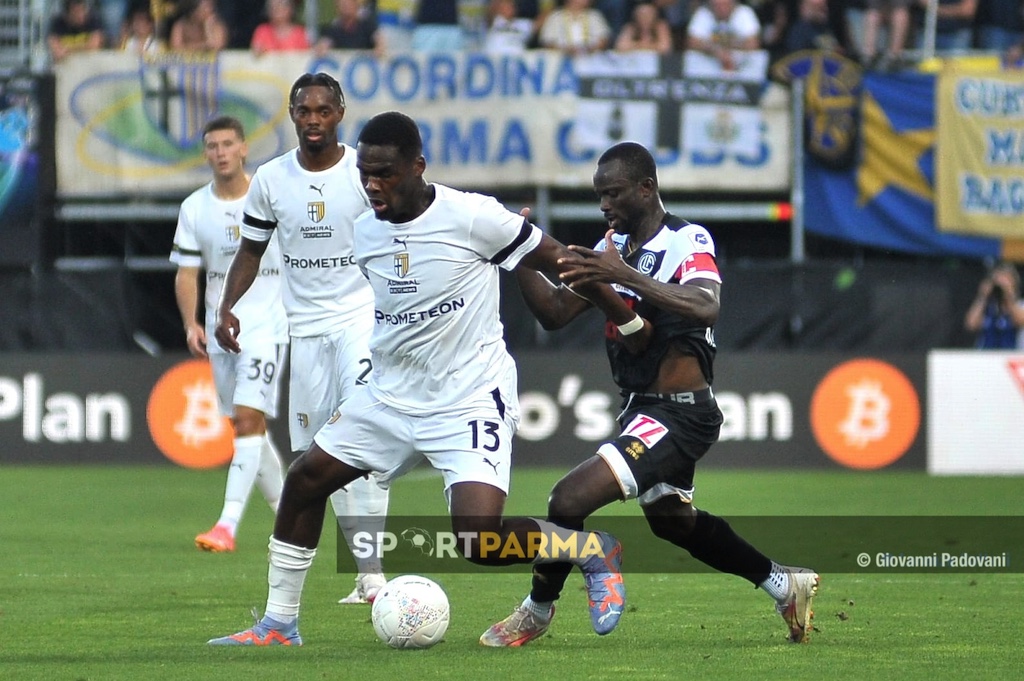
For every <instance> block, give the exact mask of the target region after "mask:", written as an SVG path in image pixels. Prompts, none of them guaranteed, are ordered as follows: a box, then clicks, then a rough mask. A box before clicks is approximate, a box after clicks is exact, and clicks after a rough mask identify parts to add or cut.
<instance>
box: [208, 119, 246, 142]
mask: <svg viewBox="0 0 1024 681" xmlns="http://www.w3.org/2000/svg"><path fill="white" fill-rule="evenodd" d="M214 130H234V131H235V132H237V133H238V136H239V137H240V138H241V139H243V140H244V139H245V128H244V127H243V126H242V121H240V120H238V119H237V118H235V117H234V116H217V117H216V118H211V119H210V120H209V121H207V122H206V125H204V126H203V137H206V134H207V133H210V132H213V131H214Z"/></svg>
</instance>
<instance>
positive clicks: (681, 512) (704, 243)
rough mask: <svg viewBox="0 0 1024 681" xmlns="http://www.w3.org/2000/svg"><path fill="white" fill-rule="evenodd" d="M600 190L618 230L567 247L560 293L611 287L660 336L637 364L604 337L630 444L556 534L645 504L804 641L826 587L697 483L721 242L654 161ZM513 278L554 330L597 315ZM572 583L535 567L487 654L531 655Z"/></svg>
mask: <svg viewBox="0 0 1024 681" xmlns="http://www.w3.org/2000/svg"><path fill="white" fill-rule="evenodd" d="M594 190H595V191H596V192H597V195H598V196H599V197H600V201H601V212H602V213H603V214H604V216H605V219H606V220H607V222H608V227H610V229H609V230H608V232H607V233H606V234H605V238H604V239H603V240H602V241H601V242H600V243H599V244H598V245H597V247H596V248H595V249H593V250H592V249H588V248H582V247H579V246H570V247H569V248H570V249H572V250H573V251H575V252H576V253H577V254H579V256H580V258H579V259H578V260H577V261H576V262H574V263H572V264H571V265H570V266H569V267H568V269H567V270H566V271H564V272H563V273H562V274H561V277H560V278H561V281H562V282H563V283H566V282H568V283H570V284H571V285H572V286H577V285H578V284H580V283H594V282H602V283H606V284H614V285H615V290H616V291H618V292H619V295H621V296H622V297H623V299H624V300H626V301H628V303H629V305H630V308H631V309H633V310H635V311H636V312H637V314H638V315H640V317H641V318H642V319H644V323H645V324H646V323H650V324H651V337H650V340H649V341H648V343H647V345H646V347H645V348H643V350H642V351H641V352H631V351H629V349H627V348H624V347H623V344H622V342H621V338H619V337H618V335H617V334H608V333H606V334H605V344H606V346H607V350H608V358H609V361H610V364H611V369H612V376H613V378H614V379H615V383H616V384H617V385H618V386H619V388H620V389H621V391H622V397H623V404H622V413H621V414H620V415H619V419H618V420H619V425H620V426H621V428H622V431H621V433H620V434H619V435H618V436H616V437H615V438H613V439H612V440H610V441H608V442H605V443H603V444H601V445H600V446H599V447H598V449H597V453H596V454H594V455H593V456H592V457H591V458H590V459H588V460H587V461H584V462H583V463H581V464H580V465H579V466H577V467H576V468H574V469H573V470H572V471H570V472H569V473H568V474H566V475H565V476H564V477H563V478H562V479H561V480H559V481H558V482H557V483H556V484H555V487H554V489H553V490H552V491H551V496H550V498H549V501H548V520H549V521H552V522H559V523H562V524H566V525H570V526H572V523H579V526H580V527H582V523H583V520H584V519H585V518H587V517H589V516H590V514H592V513H593V512H594V511H596V510H598V509H599V508H601V507H603V506H605V505H607V504H610V503H612V502H613V501H622V500H625V499H634V498H635V499H637V500H638V502H639V503H640V507H641V508H642V509H643V512H644V515H645V516H646V518H647V523H648V525H649V526H650V528H651V531H653V532H654V534H655V535H656V536H657V537H660V538H662V539H664V540H666V541H668V542H671V543H672V544H674V545H676V546H678V547H680V548H682V549H685V550H686V551H688V552H689V553H690V554H691V555H692V556H693V557H694V558H696V559H697V560H700V561H701V562H703V563H705V564H707V565H709V566H711V567H712V568H714V569H716V570H719V571H721V572H727V573H730V574H734V575H737V576H739V577H742V578H744V579H747V580H749V581H750V582H751V583H752V584H754V586H755V587H760V588H761V589H763V590H764V591H765V592H766V593H767V594H768V595H769V596H770V597H771V598H772V599H773V600H774V601H775V607H776V610H777V611H778V613H779V614H780V615H781V616H782V619H783V621H784V622H785V623H786V627H787V634H788V637H789V640H790V641H793V642H795V643H796V642H803V641H806V640H807V638H808V636H809V635H810V632H811V602H812V600H813V598H814V596H815V594H816V593H817V590H818V575H817V574H815V573H814V571H812V570H808V569H805V568H794V567H787V566H784V565H779V564H777V563H775V562H774V561H772V560H771V559H769V558H768V557H766V556H765V555H764V554H762V553H761V552H760V551H758V550H757V549H755V548H754V547H753V546H751V545H750V544H748V543H747V542H746V541H744V540H743V538H741V537H740V536H739V535H738V534H736V532H735V531H733V529H732V527H730V526H729V523H728V522H726V521H725V520H723V519H722V518H719V517H718V516H715V515H712V514H710V513H708V512H707V511H704V510H697V509H696V508H694V506H693V495H694V487H693V477H694V469H695V467H696V464H697V461H699V460H700V459H701V457H703V456H704V454H705V453H706V452H707V451H708V449H710V447H711V445H712V444H714V443H715V441H717V440H718V434H719V429H720V428H721V425H722V412H721V410H720V409H719V407H718V403H717V402H716V401H715V396H714V393H713V392H712V391H711V382H712V379H713V371H712V365H713V361H714V357H715V336H714V326H713V325H714V323H715V321H717V319H718V311H719V291H720V287H721V283H722V279H721V276H720V275H719V273H718V266H717V264H716V261H715V243H714V241H713V240H712V238H711V234H709V233H708V231H707V230H706V229H704V228H703V227H701V226H699V225H692V224H690V223H688V222H686V221H685V220H681V219H680V218H678V217H675V216H674V215H671V214H669V213H667V212H666V211H665V207H664V205H663V204H662V201H661V196H660V194H659V191H658V175H657V168H656V166H655V163H654V158H653V157H652V156H651V154H650V152H649V151H647V149H645V148H644V147H643V146H642V145H639V144H636V143H634V142H622V143H620V144H616V145H615V146H613V147H611V148H610V149H608V150H607V151H606V152H605V153H604V154H603V155H602V156H601V158H600V159H599V160H598V164H597V171H596V172H595V173H594ZM516 278H517V279H518V281H519V285H520V288H521V289H522V291H523V296H524V298H525V299H526V302H527V304H528V305H529V306H530V309H531V310H533V312H534V314H535V315H536V316H537V318H538V319H539V320H540V321H541V323H542V324H543V326H544V327H545V328H547V329H556V328H560V327H561V326H564V325H565V324H567V323H568V322H569V321H571V320H572V319H573V318H575V317H576V316H577V315H579V314H580V313H581V312H583V311H584V310H585V309H586V308H587V305H588V303H587V302H586V301H585V300H582V299H581V298H579V297H578V296H574V295H571V294H570V293H569V292H568V291H567V290H566V289H565V287H556V286H554V285H552V284H551V282H549V281H548V280H547V279H545V278H543V277H540V276H538V275H537V274H536V273H534V272H527V271H524V270H517V271H516ZM571 569H572V566H571V565H569V564H567V563H564V562H563V563H561V564H558V563H548V564H545V565H537V566H535V567H534V577H533V589H532V590H531V591H530V595H529V596H527V597H526V600H524V601H523V603H522V605H520V606H519V607H518V608H516V609H515V611H513V613H512V614H511V615H509V616H508V617H506V618H505V619H504V620H502V621H501V622H498V623H497V624H495V625H494V626H492V627H491V628H490V629H488V630H487V631H485V632H484V634H483V636H481V637H480V642H481V643H483V644H484V645H486V646H493V647H505V646H521V645H523V644H524V643H527V642H529V641H531V640H533V639H535V638H537V637H538V636H540V635H541V634H543V633H544V632H545V631H547V629H548V625H549V624H550V622H551V618H552V616H553V615H554V601H555V600H557V599H558V596H559V594H560V593H561V591H562V587H563V585H564V583H565V579H566V576H567V575H568V574H569V571H570V570H571Z"/></svg>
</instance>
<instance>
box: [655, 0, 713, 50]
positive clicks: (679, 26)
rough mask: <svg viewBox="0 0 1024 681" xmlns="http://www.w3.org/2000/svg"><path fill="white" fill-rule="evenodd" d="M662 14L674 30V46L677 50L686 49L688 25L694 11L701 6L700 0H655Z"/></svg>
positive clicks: (670, 28)
mask: <svg viewBox="0 0 1024 681" xmlns="http://www.w3.org/2000/svg"><path fill="white" fill-rule="evenodd" d="M654 4H655V5H657V6H658V9H659V10H661V16H662V17H664V19H665V21H667V22H668V27H669V30H671V31H672V46H673V49H675V50H676V51H679V52H682V51H683V50H684V49H686V27H687V26H689V25H690V19H691V18H692V17H693V13H694V12H696V11H697V8H698V7H700V5H701V2H700V0H655V2H654Z"/></svg>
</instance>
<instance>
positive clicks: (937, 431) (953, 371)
mask: <svg viewBox="0 0 1024 681" xmlns="http://www.w3.org/2000/svg"><path fill="white" fill-rule="evenodd" d="M1022 443H1024V353H1022V352H1012V351H1001V350H937V351H933V352H931V353H929V354H928V472H929V473H932V474H933V475H1024V446H1022Z"/></svg>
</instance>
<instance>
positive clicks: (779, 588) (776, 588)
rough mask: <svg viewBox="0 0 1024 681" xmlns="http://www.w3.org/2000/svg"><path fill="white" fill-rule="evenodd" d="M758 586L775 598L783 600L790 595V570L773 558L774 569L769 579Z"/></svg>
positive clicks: (769, 574)
mask: <svg viewBox="0 0 1024 681" xmlns="http://www.w3.org/2000/svg"><path fill="white" fill-rule="evenodd" d="M758 586H759V587H761V588H762V589H764V591H765V593H766V594H768V595H769V596H771V597H772V598H774V599H775V600H777V601H781V600H782V599H784V598H785V597H786V596H788V595H789V572H788V571H787V570H786V569H785V568H784V567H782V566H781V565H779V564H778V563H776V562H775V561H774V560H773V561H772V571H771V572H769V573H768V579H766V580H764V581H763V582H761V583H760V584H758Z"/></svg>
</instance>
